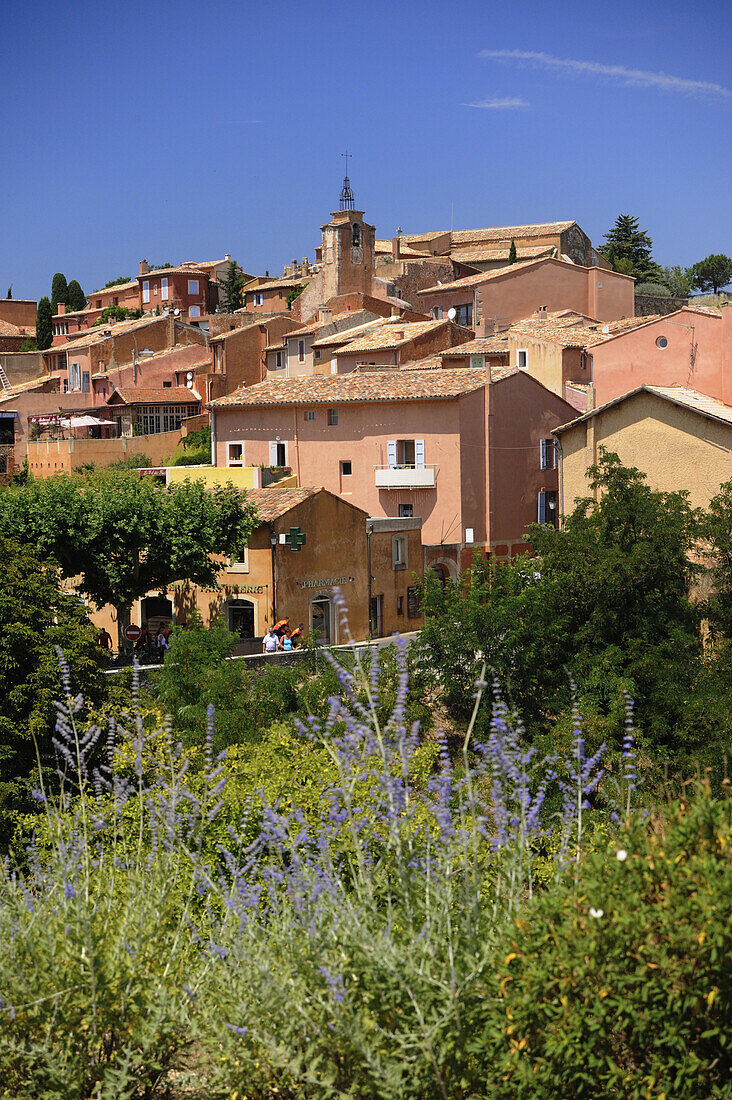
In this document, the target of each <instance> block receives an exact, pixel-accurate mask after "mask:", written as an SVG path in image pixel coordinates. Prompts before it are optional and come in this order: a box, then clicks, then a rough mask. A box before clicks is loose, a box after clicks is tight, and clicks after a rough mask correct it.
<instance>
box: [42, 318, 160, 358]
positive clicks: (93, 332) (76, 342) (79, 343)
mask: <svg viewBox="0 0 732 1100" xmlns="http://www.w3.org/2000/svg"><path fill="white" fill-rule="evenodd" d="M160 320H161V318H160V317H140V318H138V319H137V320H134V321H116V322H115V323H114V324H107V325H94V326H92V328H90V329H87V330H86V331H85V332H80V333H79V334H78V335H75V336H73V337H72V338H71V339H70V340H69V341H68V342H67V343H66V344H59V345H57V346H56V347H51V348H48V349H47V350H46V351H45V352H44V353H43V354H44V355H48V354H50V353H53V352H57V351H69V352H74V351H78V350H79V349H80V348H88V347H90V346H91V345H92V344H98V343H100V342H101V341H102V340H106V339H107V337H106V336H105V333H106V332H109V333H111V335H112V336H121V335H122V334H123V333H125V332H132V330H133V329H138V328H144V326H145V325H151V324H153V322H155V321H160Z"/></svg>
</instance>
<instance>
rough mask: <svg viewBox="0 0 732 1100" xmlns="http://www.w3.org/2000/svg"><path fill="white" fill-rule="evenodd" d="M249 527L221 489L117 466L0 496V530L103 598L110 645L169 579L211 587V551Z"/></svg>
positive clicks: (228, 490)
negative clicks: (112, 626)
mask: <svg viewBox="0 0 732 1100" xmlns="http://www.w3.org/2000/svg"><path fill="white" fill-rule="evenodd" d="M255 525H256V509H255V508H254V507H253V505H251V504H247V502H246V499H245V494H244V493H241V492H238V491H237V490H236V489H233V488H232V487H231V486H226V487H223V488H216V489H214V490H213V491H209V490H207V489H206V488H205V486H204V485H203V484H202V483H200V482H189V481H186V482H184V483H183V484H182V485H180V486H177V487H176V488H175V489H172V490H170V491H169V490H167V489H166V488H164V487H163V486H161V485H159V484H158V483H157V482H155V481H153V479H151V478H140V477H139V476H138V475H137V474H134V473H130V472H127V471H123V470H120V471H111V472H110V471H100V472H93V473H91V474H89V475H88V476H86V477H78V476H74V475H68V474H61V475H55V476H54V477H50V478H45V479H38V480H35V481H33V482H31V483H30V484H29V485H27V486H25V487H24V488H22V489H13V488H12V487H11V488H9V489H6V490H5V492H4V493H3V494H2V495H1V496H0V534H4V533H7V534H11V533H14V535H15V537H17V538H19V539H22V540H26V541H28V543H30V544H31V545H34V546H36V547H37V548H38V550H39V552H40V553H42V554H43V555H45V556H48V557H53V558H55V560H56V561H57V562H58V563H59V565H60V567H61V572H62V574H63V576H65V577H69V578H71V577H75V578H78V587H79V590H80V591H81V592H83V593H85V594H86V595H87V596H88V597H89V598H90V599H91V600H92V601H93V603H94V604H95V605H96V606H97V607H104V606H105V605H108V604H110V605H111V606H112V607H113V608H114V609H115V611H116V614H117V630H118V635H119V644H120V646H122V645H123V637H124V629H125V627H126V626H128V625H129V622H130V611H131V607H132V604H133V602H134V601H135V600H136V599H138V598H139V597H141V596H144V595H145V594H146V593H147V592H149V591H151V590H153V589H166V588H167V586H168V585H170V584H172V583H174V582H175V581H179V580H186V579H187V580H191V581H193V582H195V583H198V584H202V585H204V586H207V587H215V586H216V583H217V581H216V578H217V576H218V573H219V572H220V570H221V569H222V568H223V566H222V564H221V563H217V562H215V561H214V559H213V558H212V556H211V555H213V554H221V555H227V556H232V557H233V556H236V554H237V553H239V552H241V551H242V550H243V548H244V547H245V546H246V544H247V542H248V539H249V535H250V533H251V531H252V530H253V529H254V527H255Z"/></svg>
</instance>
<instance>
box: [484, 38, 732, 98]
mask: <svg viewBox="0 0 732 1100" xmlns="http://www.w3.org/2000/svg"><path fill="white" fill-rule="evenodd" d="M478 57H488V58H494V59H495V60H498V61H524V62H528V63H529V64H533V65H540V66H542V67H543V68H545V69H553V70H554V71H555V72H564V73H575V74H578V75H581V76H599V77H604V78H606V79H608V80H617V81H619V82H620V83H621V84H624V85H626V87H637V88H659V89H660V90H661V91H664V92H679V93H681V94H682V95H692V96H715V97H717V98H725V99H727V98H730V97H732V91H730V89H729V88H725V87H724V86H723V85H722V84H714V83H712V82H711V81H708V80H689V79H687V78H686V77H683V76H669V74H668V73H652V72H648V71H646V70H645V69H628V68H626V67H625V66H624V65H601V64H600V63H599V62H598V61H576V60H572V59H571V58H563V57H553V56H552V55H551V54H548V53H537V52H535V51H533V50H481V51H480V53H479V54H478Z"/></svg>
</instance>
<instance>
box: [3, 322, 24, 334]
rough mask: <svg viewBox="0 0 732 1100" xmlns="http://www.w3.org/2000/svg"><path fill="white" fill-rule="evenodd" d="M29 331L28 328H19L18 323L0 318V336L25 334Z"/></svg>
mask: <svg viewBox="0 0 732 1100" xmlns="http://www.w3.org/2000/svg"><path fill="white" fill-rule="evenodd" d="M29 332H30V330H29V329H26V328H19V327H18V325H13V324H11V323H10V321H2V320H0V336H27V335H28V333H29Z"/></svg>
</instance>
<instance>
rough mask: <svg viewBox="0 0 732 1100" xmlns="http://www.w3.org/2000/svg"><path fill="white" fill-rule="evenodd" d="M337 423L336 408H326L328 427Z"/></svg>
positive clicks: (333, 426) (332, 426)
mask: <svg viewBox="0 0 732 1100" xmlns="http://www.w3.org/2000/svg"><path fill="white" fill-rule="evenodd" d="M337 424H338V409H328V427H329V428H335V427H336V426H337Z"/></svg>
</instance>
